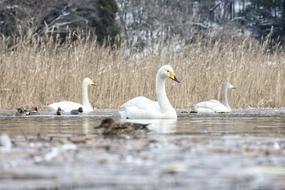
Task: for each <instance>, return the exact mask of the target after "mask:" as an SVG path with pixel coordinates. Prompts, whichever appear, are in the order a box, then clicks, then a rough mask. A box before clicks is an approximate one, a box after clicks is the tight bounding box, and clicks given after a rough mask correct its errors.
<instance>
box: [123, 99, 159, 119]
mask: <svg viewBox="0 0 285 190" xmlns="http://www.w3.org/2000/svg"><path fill="white" fill-rule="evenodd" d="M119 112H120V115H121V118H124V119H126V118H129V119H130V118H154V117H159V116H158V115H160V112H159V104H158V102H156V101H152V100H150V99H148V98H146V97H143V96H139V97H136V98H133V99H131V100H129V101H127V102H126V103H124V104H123V105H122V106H121V107H120V111H119Z"/></svg>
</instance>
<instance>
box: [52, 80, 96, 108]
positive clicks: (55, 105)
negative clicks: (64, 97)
mask: <svg viewBox="0 0 285 190" xmlns="http://www.w3.org/2000/svg"><path fill="white" fill-rule="evenodd" d="M89 86H95V83H94V82H93V81H92V80H91V79H90V78H84V80H83V81H82V104H79V103H76V102H71V101H61V102H55V103H53V104H50V105H48V109H49V110H50V111H57V109H58V107H60V108H61V109H63V110H64V111H65V112H70V111H71V110H75V109H78V108H79V107H82V108H83V110H84V112H91V111H94V107H92V106H91V104H90V102H89V97H88V87H89Z"/></svg>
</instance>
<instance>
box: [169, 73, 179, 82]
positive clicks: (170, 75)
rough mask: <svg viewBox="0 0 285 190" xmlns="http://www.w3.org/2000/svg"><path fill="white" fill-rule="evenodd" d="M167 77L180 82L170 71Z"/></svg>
mask: <svg viewBox="0 0 285 190" xmlns="http://www.w3.org/2000/svg"><path fill="white" fill-rule="evenodd" d="M169 78H170V79H171V80H174V81H175V82H178V83H180V81H179V80H178V79H177V78H176V76H175V74H174V72H170V73H169Z"/></svg>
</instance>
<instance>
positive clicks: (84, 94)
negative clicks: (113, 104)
mask: <svg viewBox="0 0 285 190" xmlns="http://www.w3.org/2000/svg"><path fill="white" fill-rule="evenodd" d="M82 104H83V106H84V107H85V108H88V109H92V110H93V108H92V106H91V105H90V102H89V97H88V84H85V83H83V84H82Z"/></svg>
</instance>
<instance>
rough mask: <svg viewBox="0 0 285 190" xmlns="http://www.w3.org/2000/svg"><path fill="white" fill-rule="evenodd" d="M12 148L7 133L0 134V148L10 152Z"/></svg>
mask: <svg viewBox="0 0 285 190" xmlns="http://www.w3.org/2000/svg"><path fill="white" fill-rule="evenodd" d="M11 149H12V141H11V139H10V137H9V136H8V135H7V134H2V135H1V138H0V150H1V151H3V152H10V151H11Z"/></svg>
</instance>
